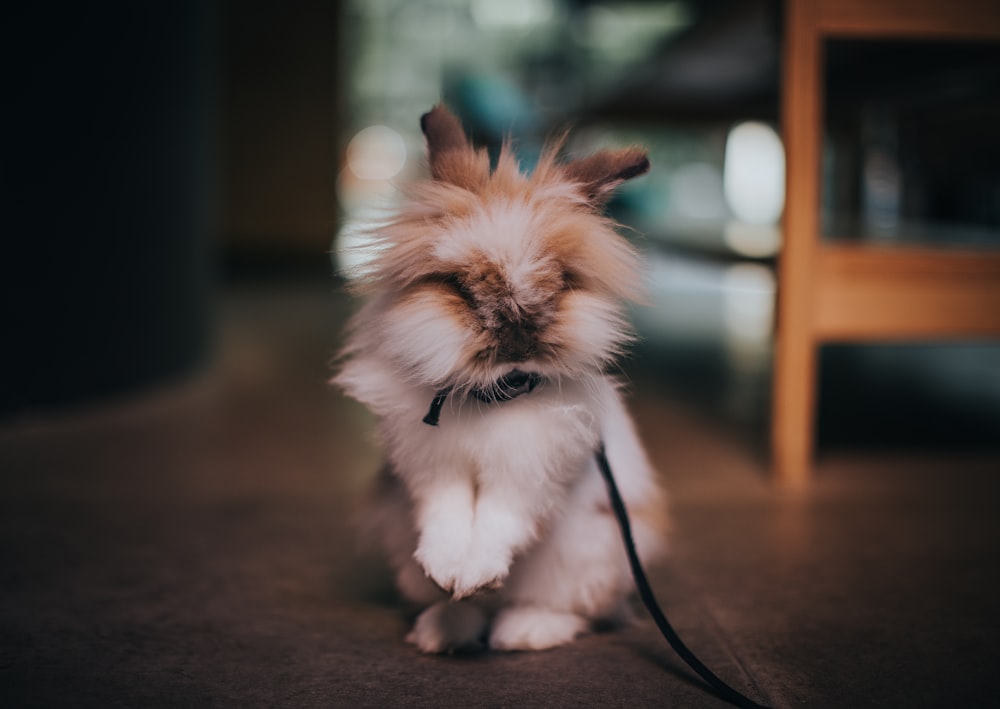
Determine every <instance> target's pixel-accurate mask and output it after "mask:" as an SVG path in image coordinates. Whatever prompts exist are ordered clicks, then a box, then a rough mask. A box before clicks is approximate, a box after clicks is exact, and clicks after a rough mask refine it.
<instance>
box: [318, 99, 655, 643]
mask: <svg viewBox="0 0 1000 709" xmlns="http://www.w3.org/2000/svg"><path fill="white" fill-rule="evenodd" d="M421 125H422V128H423V131H424V135H425V137H426V139H427V147H428V158H429V165H430V172H431V176H432V178H433V179H431V180H428V181H426V182H423V183H420V184H417V185H415V186H414V187H413V188H412V189H411V190H410V193H409V199H408V203H407V204H406V206H405V207H403V208H402V209H401V210H400V211H399V212H398V214H396V215H395V218H394V219H393V220H392V221H391V222H389V223H388V224H386V225H385V226H383V227H382V228H380V229H379V230H377V233H376V234H375V235H374V237H373V238H375V240H376V249H377V253H378V256H377V257H376V258H375V259H374V260H373V261H372V262H371V263H370V264H369V265H368V266H367V267H365V269H364V271H363V272H362V273H361V274H359V283H360V286H359V288H360V289H361V290H362V291H364V292H365V294H366V295H368V297H369V300H368V302H367V304H366V305H365V306H364V307H363V308H362V310H361V311H360V312H359V314H358V315H357V316H356V318H355V319H354V321H353V324H352V326H351V329H350V332H349V339H348V342H347V345H346V348H345V351H344V353H343V357H344V360H343V364H342V367H341V369H340V371H339V373H338V374H337V375H336V377H335V378H334V382H335V383H336V384H337V385H338V386H340V387H341V388H342V389H343V390H344V391H345V392H346V393H347V394H348V395H350V396H352V397H354V398H355V399H357V400H359V401H361V402H363V403H364V404H366V405H367V406H368V407H369V408H370V409H371V410H372V411H373V412H374V413H375V414H376V416H377V417H378V421H379V433H380V438H381V442H382V444H383V446H384V448H385V453H386V461H387V462H386V465H385V467H384V470H383V472H382V474H381V476H380V479H379V484H378V490H377V493H376V496H375V501H374V504H373V505H372V508H371V509H370V510H368V512H367V515H368V526H369V527H370V528H371V529H372V530H374V531H375V533H376V534H377V535H378V538H379V539H380V541H381V543H382V544H383V545H384V549H385V551H386V552H387V555H388V557H389V560H390V562H391V563H392V565H393V568H394V571H395V575H396V581H397V583H398V586H399V588H400V591H401V592H402V594H403V595H404V596H405V597H406V598H407V599H409V600H410V601H412V602H414V603H416V604H419V606H420V607H421V608H422V609H423V610H422V612H421V613H420V615H419V616H418V617H417V619H416V622H415V624H414V627H413V630H412V632H411V633H410V634H409V635H408V637H407V640H408V641H409V642H412V643H414V644H415V645H417V646H418V647H419V648H420V650H422V651H424V652H430V653H436V652H449V651H454V650H459V649H463V648H466V647H471V646H476V645H478V644H481V643H482V642H484V641H485V642H487V643H488V645H489V647H491V648H494V649H500V650H526V649H541V648H548V647H553V646H556V645H561V644H564V643H567V642H569V641H571V640H572V639H573V638H575V637H576V636H578V635H579V634H581V633H583V632H585V631H586V630H587V629H588V628H590V627H591V626H592V624H593V623H595V622H602V623H603V622H607V621H614V620H620V619H622V618H623V617H625V616H626V615H627V608H628V605H627V602H626V599H627V597H628V595H629V592H630V589H631V587H632V581H631V577H630V575H629V567H628V563H627V560H626V557H625V554H624V551H623V548H622V542H621V538H620V536H619V531H618V528H617V526H616V521H615V519H614V516H613V514H612V512H611V508H610V505H609V503H608V499H607V493H606V490H605V488H604V484H603V481H602V479H601V477H600V473H599V471H598V468H597V466H596V464H595V461H594V451H595V450H596V449H597V448H598V446H599V445H600V443H601V442H602V441H603V443H604V445H605V447H606V451H607V456H608V459H609V460H610V463H611V466H612V468H613V470H614V471H615V475H616V478H617V481H618V486H619V488H620V489H621V493H622V496H623V498H624V500H625V503H626V505H627V506H628V508H629V512H630V514H631V516H632V525H633V532H634V534H635V537H636V542H637V545H638V548H639V552H640V554H641V555H642V556H643V558H644V559H646V560H651V559H653V558H655V557H656V556H657V555H658V554H659V553H660V551H661V550H662V547H663V541H662V539H663V527H664V519H665V509H664V507H665V501H664V498H663V495H662V493H661V491H660V488H659V486H658V484H657V481H656V476H655V474H654V472H653V470H652V469H651V466H650V464H649V462H648V460H647V457H646V455H645V453H644V451H643V448H642V445H641V443H640V442H639V440H638V437H637V435H636V432H635V430H634V427H633V424H632V422H631V419H630V418H629V415H628V413H627V411H626V409H625V406H624V404H623V402H622V397H621V394H620V392H619V387H618V385H617V384H616V382H615V380H614V379H613V378H612V377H610V376H609V375H608V373H607V372H608V370H609V369H610V368H611V367H612V366H613V363H614V360H615V358H616V357H617V356H618V355H620V354H621V352H622V349H623V347H624V345H626V344H627V343H628V342H629V339H630V329H629V326H628V324H627V322H626V320H625V319H624V310H623V306H624V303H625V301H626V300H629V299H635V298H636V297H638V296H639V295H640V290H641V283H642V280H643V279H642V276H641V273H640V269H639V261H638V258H637V254H636V252H635V251H634V250H633V248H632V247H631V246H630V245H629V243H628V242H627V241H626V240H624V239H623V238H622V237H621V236H619V235H618V234H617V233H616V231H615V224H614V223H613V222H611V221H610V220H609V219H607V218H606V217H604V216H602V215H601V208H602V206H603V204H604V202H605V201H606V199H607V198H608V197H609V196H610V194H611V192H612V191H613V190H614V188H615V187H616V186H617V185H619V184H620V183H621V182H622V181H623V180H626V179H629V178H631V177H635V176H637V175H640V174H642V173H644V172H645V171H646V170H647V169H648V168H649V161H648V159H647V157H646V154H645V152H644V151H642V150H640V149H637V148H630V149H626V150H620V151H601V152H598V153H596V154H594V155H591V156H589V157H586V158H582V159H578V160H573V161H570V162H567V163H565V164H562V163H560V162H558V161H557V159H556V153H557V152H558V149H559V146H558V145H556V146H552V147H550V148H548V149H547V150H546V151H545V152H544V153H543V155H542V157H541V159H540V161H539V162H538V165H537V166H536V168H535V169H534V170H533V172H532V173H531V174H530V175H525V174H522V173H521V171H520V169H519V167H518V164H517V161H516V160H515V158H514V157H513V155H512V154H511V152H510V150H509V148H508V147H505V148H504V149H503V150H502V152H501V154H500V156H499V159H498V161H497V164H496V167H495V168H494V169H492V170H491V168H490V161H489V157H488V156H487V154H486V152H485V151H483V150H476V149H474V148H473V147H472V146H471V145H470V143H469V141H468V139H467V138H466V135H465V133H464V131H463V130H462V126H461V124H460V123H459V121H458V120H457V119H456V118H455V116H453V115H452V114H451V113H449V112H448V110H447V109H445V108H444V107H442V106H437V107H435V108H434V109H433V110H431V111H430V112H429V113H427V114H425V115H424V116H423V118H422V120H421Z"/></svg>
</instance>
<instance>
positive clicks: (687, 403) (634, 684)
mask: <svg viewBox="0 0 1000 709" xmlns="http://www.w3.org/2000/svg"><path fill="white" fill-rule="evenodd" d="M732 278H736V279H740V278H742V279H744V280H743V281H739V280H737V283H738V284H740V283H741V284H742V286H741V287H742V288H743V289H744V290H746V289H750V288H751V287H752V288H754V289H756V290H754V295H753V297H754V298H758V297H762V296H761V294H760V293H759V292H758V291H759V290H760V289H761V288H762V285H761V284H763V283H764V281H763V280H762V279H761V278H760V272H759V271H748V272H744V274H743V275H740V276H735V277H732ZM748 284H749V285H748ZM678 297H680V296H678ZM693 299H694V296H689V297H688V299H687V300H686V301H684V307H687V306H688V305H690V307H691V308H694V307H695V306H694V305H691V303H692V301H693ZM734 307H738V308H752V306H751V305H750V304H749V301H741V302H740V303H739V305H738V306H734ZM681 309H683V308H681ZM347 310H348V308H347V306H346V304H345V300H344V298H343V297H342V296H341V295H339V294H338V293H336V292H335V290H334V288H333V287H331V286H330V285H329V284H328V283H313V282H293V283H274V282H271V283H265V284H242V285H240V286H238V287H233V288H230V289H228V290H227V291H226V292H225V293H224V298H223V300H222V308H221V313H222V325H223V333H222V336H221V338H220V343H219V351H218V357H217V362H216V364H215V365H214V366H213V367H212V368H211V369H210V370H209V371H207V372H206V373H204V375H203V376H201V377H200V378H198V379H197V380H196V381H193V382H186V383H182V384H180V385H178V386H176V387H173V388H170V389H166V390H163V391H160V392H154V393H150V394H148V395H146V396H144V397H139V398H137V399H134V400H131V401H126V402H117V403H109V404H105V405H102V406H99V407H94V408H92V409H89V410H84V411H77V412H69V413H64V414H61V415H58V416H52V417H49V418H47V419H35V420H31V421H27V420H26V421H16V422H7V423H6V424H4V425H3V427H2V429H0V470H2V471H3V472H2V477H0V705H2V706H70V705H71V706H180V705H184V706H213V705H224V706H324V707H326V706H370V707H375V706H379V707H384V706H408V707H438V706H497V707H499V706H602V707H603V706H664V705H669V706H683V707H714V706H725V704H723V703H722V702H721V701H720V700H718V699H716V698H714V697H713V696H712V695H710V694H709V693H708V692H707V691H706V690H705V689H704V688H703V686H702V685H701V684H700V683H699V682H698V681H697V680H696V679H694V678H693V675H692V674H691V673H690V672H689V671H688V670H687V669H686V668H684V667H683V666H682V665H681V663H680V661H679V660H678V659H676V658H675V657H674V656H673V654H672V653H671V651H670V650H669V648H667V647H666V646H665V644H664V643H663V641H662V640H661V639H660V638H659V637H658V636H657V635H656V633H655V629H654V628H653V627H652V626H651V625H650V624H649V623H648V622H646V621H642V622H640V623H639V624H638V625H636V626H635V627H631V628H628V629H626V630H623V631H619V632H614V633H607V634H598V635H593V636H590V637H587V638H584V639H582V640H581V641H579V642H578V643H576V644H574V645H572V646H570V647H567V648H564V649H558V650H553V651H549V652H545V653H539V654H511V655H496V654H486V655H480V656H475V657H462V658H455V657H422V656H419V655H418V654H416V653H415V652H414V651H413V650H412V649H411V648H410V647H408V646H406V645H405V644H404V643H403V642H402V637H403V634H404V632H405V620H404V619H403V617H402V614H401V612H400V611H399V609H398V608H396V607H394V606H393V605H392V603H391V601H390V599H391V594H389V593H388V592H387V590H386V584H385V574H384V573H383V572H382V570H381V567H380V566H379V565H378V564H377V563H376V562H375V561H374V560H372V559H370V558H369V557H368V556H366V555H365V554H363V553H361V552H358V551H357V550H356V548H355V546H354V535H353V532H352V531H351V530H352V526H351V520H352V517H353V516H354V515H355V513H356V511H357V509H358V506H359V501H360V499H361V498H362V497H363V495H364V490H365V487H366V484H367V482H368V480H369V479H370V476H371V474H372V473H373V472H374V470H375V467H376V465H377V463H378V451H377V447H376V446H375V444H374V442H373V441H372V439H371V436H370V430H371V427H370V424H371V420H370V418H369V417H368V415H367V414H366V413H365V412H364V411H363V410H362V409H361V408H360V407H358V406H356V405H354V404H353V403H350V402H347V401H344V400H343V399H341V398H340V397H338V396H337V395H336V394H335V393H333V392H331V391H330V390H328V389H327V388H326V386H325V383H324V382H325V379H326V377H327V375H328V371H329V360H330V358H331V356H332V355H333V353H334V352H335V350H336V346H337V337H336V332H337V331H338V329H339V327H340V325H341V324H342V322H343V319H344V317H345V315H346V313H347ZM678 312H680V310H678ZM689 312H690V311H689ZM722 312H723V313H725V312H726V311H725V310H724V309H723V311H722ZM723 317H725V316H724V315H723ZM758 344H759V343H758ZM737 347H738V348H745V347H748V346H747V345H746V344H744V343H740V344H738V345H737ZM757 347H758V345H754V347H752V348H750V350H749V351H750V355H749V358H747V359H746V360H739V358H737V359H736V360H734V359H733V358H732V355H731V353H727V352H728V351H727V350H726V349H725V347H723V348H721V349H720V348H718V347H716V352H717V354H716V355H715V356H714V359H713V358H712V357H708V356H706V353H708V352H711V351H712V347H710V346H708V345H707V338H706V340H705V342H704V343H703V345H697V343H693V342H689V343H687V344H684V343H678V342H663V343H660V345H659V346H657V345H656V343H654V342H649V343H647V345H646V346H645V347H644V348H643V349H641V350H640V351H639V353H638V355H637V358H636V360H635V361H634V362H633V363H632V364H631V365H629V366H628V367H627V368H626V372H627V374H628V376H629V377H630V379H631V381H632V387H631V388H632V392H633V396H632V404H633V408H634V411H635V413H636V416H637V419H638V421H639V425H640V428H641V431H642V434H643V436H644V438H645V440H646V441H647V442H648V444H649V447H650V452H651V455H652V457H653V459H654V461H655V462H656V463H657V465H658V466H659V468H660V470H661V471H662V473H663V476H664V479H665V481H666V484H667V486H668V487H669V489H670V491H671V496H672V499H671V507H672V515H673V519H674V525H673V526H674V530H673V536H672V556H671V558H670V560H669V562H668V563H667V564H666V565H664V566H663V567H661V568H659V569H657V570H655V571H654V573H653V574H652V580H653V582H654V585H655V587H656V589H657V593H658V594H659V595H660V597H661V600H662V602H663V605H664V606H665V609H666V611H667V613H668V615H669V616H670V617H671V618H672V619H673V621H674V622H675V624H676V625H677V627H678V630H679V631H680V633H681V634H682V636H683V637H685V638H686V639H687V641H688V642H689V644H690V645H691V646H692V647H693V648H694V649H695V651H696V652H697V653H698V654H699V655H700V656H701V657H702V659H703V660H704V661H705V662H706V663H707V664H708V665H709V666H711V667H713V668H714V669H715V670H716V671H717V672H718V673H719V674H720V675H722V676H723V677H725V678H726V679H727V680H729V681H730V682H732V683H733V684H734V685H736V686H737V687H740V688H746V690H747V692H748V693H750V694H751V695H752V696H754V697H756V698H758V699H760V700H765V701H767V702H768V703H771V704H772V705H774V706H776V707H791V706H810V707H845V706H863V705H877V706H899V707H934V706H983V705H986V703H987V702H988V699H989V698H990V697H991V696H992V678H993V674H994V672H995V665H996V661H997V659H998V655H997V652H996V649H995V645H996V644H995V642H994V640H993V637H994V633H995V632H996V630H997V629H998V626H1000V610H998V609H997V607H996V603H995V592H994V589H995V588H996V587H997V583H998V581H1000V568H998V566H997V563H996V560H997V558H998V556H1000V519H998V518H997V516H996V514H995V502H996V500H997V499H1000V498H998V493H1000V475H998V474H997V473H998V472H1000V455H998V454H997V452H996V451H994V450H991V449H989V448H988V447H986V448H983V447H978V448H973V447H963V448H957V449H950V450H945V449H938V450H936V451H933V452H927V451H925V450H924V449H923V448H920V447H914V446H912V445H907V446H906V447H904V448H894V449H887V450H879V451H871V450H868V449H859V448H858V447H857V446H855V445H854V444H853V442H852V440H851V439H850V438H849V437H847V438H846V439H844V440H843V441H842V442H840V443H837V444H828V445H826V446H825V448H824V449H822V451H821V456H820V458H819V462H818V465H817V476H816V481H815V484H814V485H813V486H812V487H811V488H809V489H807V490H805V491H802V492H798V493H790V492H788V491H782V490H780V489H777V488H775V487H774V486H772V485H771V484H770V482H769V481H768V478H767V472H766V461H765V458H764V456H763V449H762V446H761V440H762V439H761V436H760V434H761V431H762V428H761V423H760V422H761V420H762V415H761V411H762V409H761V408H760V406H761V405H762V403H766V397H765V395H764V393H765V392H766V386H764V385H761V384H760V380H761V377H763V378H764V381H766V361H767V356H766V351H758V349H757ZM690 355H693V359H692V358H691V357H690ZM734 361H745V362H746V363H747V364H745V365H740V366H745V367H746V368H747V369H746V371H744V372H742V373H740V372H739V371H734V370H733V368H732V367H731V365H732V363H733V362H734ZM845 366H846V365H845ZM762 367H763V369H762ZM755 368H756V369H755ZM713 371H714V372H715V374H714V375H713ZM719 372H728V374H726V375H725V376H722V377H719V376H718V373H719ZM748 373H749V374H748ZM713 376H715V377H716V379H715V380H714V381H713V380H712V377H713ZM741 377H743V379H741ZM755 377H756V379H755ZM705 381H709V383H710V384H711V386H709V387H707V388H706V387H700V385H699V382H705ZM734 382H735V383H736V384H735V385H734V384H733V383H734ZM741 387H743V389H741ZM727 401H728V402H729V403H728V404H725V402H727ZM716 402H723V404H724V405H722V406H716ZM727 412H736V415H730V413H727ZM754 412H756V413H754Z"/></svg>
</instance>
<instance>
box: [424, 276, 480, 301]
mask: <svg viewBox="0 0 1000 709" xmlns="http://www.w3.org/2000/svg"><path fill="white" fill-rule="evenodd" d="M432 280H433V281H434V282H436V283H440V284H441V285H442V286H444V287H445V288H447V289H448V290H450V291H451V292H452V293H454V294H455V295H457V296H458V297H460V298H461V299H462V300H464V301H465V302H466V303H468V304H469V305H470V306H472V305H475V298H474V297H473V295H472V291H471V290H469V288H468V287H467V286H466V285H465V283H463V282H462V279H461V278H459V277H458V275H457V274H454V273H446V274H440V275H438V276H435V277H434V278H433V279H432Z"/></svg>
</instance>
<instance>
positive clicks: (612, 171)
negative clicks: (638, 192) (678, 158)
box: [565, 147, 649, 207]
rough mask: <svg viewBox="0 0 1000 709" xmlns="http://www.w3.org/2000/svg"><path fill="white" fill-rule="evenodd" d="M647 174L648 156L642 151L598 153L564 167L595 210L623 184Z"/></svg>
mask: <svg viewBox="0 0 1000 709" xmlns="http://www.w3.org/2000/svg"><path fill="white" fill-rule="evenodd" d="M648 170H649V156H648V155H647V153H646V151H645V150H644V149H642V148H636V147H632V148H625V149H624V150H601V151H598V152H596V153H594V154H593V155H590V156H588V157H585V158H580V159H579V160H574V161H572V162H570V163H567V164H566V165H565V171H566V175H567V177H568V178H569V180H570V181H571V182H575V183H577V184H578V185H579V186H580V189H581V191H582V192H583V194H584V196H585V197H586V198H587V199H588V200H589V201H590V202H591V203H592V204H593V205H594V206H596V207H600V206H602V205H603V204H604V203H605V202H607V201H608V199H609V198H610V197H611V194H612V193H613V192H614V191H615V188H616V187H618V185H620V184H621V183H622V182H624V181H625V180H629V179H631V178H633V177H638V176H639V175H642V174H643V173H645V172H646V171H648Z"/></svg>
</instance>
